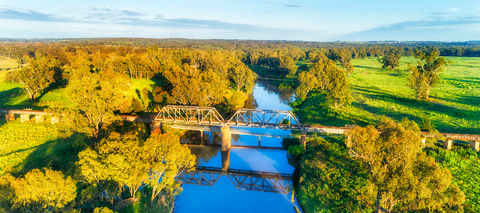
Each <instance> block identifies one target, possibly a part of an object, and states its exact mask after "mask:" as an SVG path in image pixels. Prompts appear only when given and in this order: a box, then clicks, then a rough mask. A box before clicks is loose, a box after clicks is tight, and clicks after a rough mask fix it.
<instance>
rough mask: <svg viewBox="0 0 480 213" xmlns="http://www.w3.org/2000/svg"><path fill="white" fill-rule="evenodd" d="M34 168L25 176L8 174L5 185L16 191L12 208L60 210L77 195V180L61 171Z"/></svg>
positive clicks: (4, 179) (37, 210) (39, 210)
mask: <svg viewBox="0 0 480 213" xmlns="http://www.w3.org/2000/svg"><path fill="white" fill-rule="evenodd" d="M42 170H43V171H42ZM42 170H40V169H33V170H32V171H30V172H28V173H27V174H25V177H19V178H15V177H13V176H11V175H10V174H6V175H5V176H4V177H2V179H3V181H2V182H3V185H4V186H5V185H8V186H9V188H10V189H11V190H12V191H13V192H14V193H13V194H12V195H13V197H12V201H13V206H12V209H18V208H21V209H24V210H26V211H29V212H31V211H34V212H41V211H44V209H46V210H48V211H49V212H53V211H58V210H60V209H62V208H64V207H65V206H66V205H67V204H68V203H70V202H72V201H73V200H74V199H75V196H76V190H77V187H76V182H75V180H73V179H72V178H71V177H65V175H64V174H63V173H62V172H60V171H53V170H50V169H47V168H44V169H42Z"/></svg>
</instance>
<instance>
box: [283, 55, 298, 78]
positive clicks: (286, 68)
mask: <svg viewBox="0 0 480 213" xmlns="http://www.w3.org/2000/svg"><path fill="white" fill-rule="evenodd" d="M278 69H279V70H282V71H283V74H285V72H288V74H290V75H294V74H295V73H296V72H297V69H298V67H297V65H296V64H295V61H294V60H293V58H292V57H290V56H283V57H281V58H280V65H279V67H278Z"/></svg>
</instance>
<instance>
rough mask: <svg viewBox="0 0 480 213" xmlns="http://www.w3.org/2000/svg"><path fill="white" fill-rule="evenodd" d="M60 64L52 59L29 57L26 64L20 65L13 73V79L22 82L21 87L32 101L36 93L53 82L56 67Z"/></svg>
mask: <svg viewBox="0 0 480 213" xmlns="http://www.w3.org/2000/svg"><path fill="white" fill-rule="evenodd" d="M59 66H60V64H59V63H58V61H56V60H54V59H48V58H45V57H39V58H38V59H32V58H29V60H28V65H27V66H25V67H22V68H21V69H19V70H18V71H16V73H15V74H14V79H16V80H17V81H18V82H20V83H22V84H23V88H24V89H25V90H26V91H27V93H28V96H29V97H30V102H34V101H35V98H36V95H37V93H40V92H41V91H42V90H44V89H45V88H47V87H48V86H49V85H50V84H51V83H53V82H55V74H56V73H55V71H56V67H59Z"/></svg>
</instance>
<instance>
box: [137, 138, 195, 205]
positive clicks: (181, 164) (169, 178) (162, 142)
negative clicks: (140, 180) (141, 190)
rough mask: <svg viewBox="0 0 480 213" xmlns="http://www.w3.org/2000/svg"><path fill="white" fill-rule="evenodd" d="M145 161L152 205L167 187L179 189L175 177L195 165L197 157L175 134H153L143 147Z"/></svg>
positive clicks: (146, 181)
mask: <svg viewBox="0 0 480 213" xmlns="http://www.w3.org/2000/svg"><path fill="white" fill-rule="evenodd" d="M143 151H144V152H143V155H142V157H143V159H144V162H148V165H149V170H148V171H149V173H148V175H149V178H148V180H145V183H147V185H148V187H149V188H150V189H152V196H151V198H150V201H151V203H153V201H154V199H155V198H156V197H157V196H158V194H159V193H160V192H161V191H162V190H163V189H164V188H166V187H169V188H171V189H172V188H178V187H179V186H178V183H177V182H176V180H175V177H177V176H178V175H180V174H181V173H182V172H183V171H185V170H188V169H190V168H192V167H193V166H194V165H195V155H192V154H191V153H190V149H188V147H187V146H185V145H181V144H180V138H179V137H178V136H177V135H174V134H173V133H167V134H153V135H151V136H150V137H149V138H148V139H147V141H145V143H144V145H143Z"/></svg>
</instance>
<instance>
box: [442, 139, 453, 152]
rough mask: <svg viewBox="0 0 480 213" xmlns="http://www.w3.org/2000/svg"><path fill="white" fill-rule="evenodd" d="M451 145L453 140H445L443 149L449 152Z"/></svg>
mask: <svg viewBox="0 0 480 213" xmlns="http://www.w3.org/2000/svg"><path fill="white" fill-rule="evenodd" d="M452 144H453V140H451V139H447V140H445V141H443V148H444V149H446V150H451V149H452Z"/></svg>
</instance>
